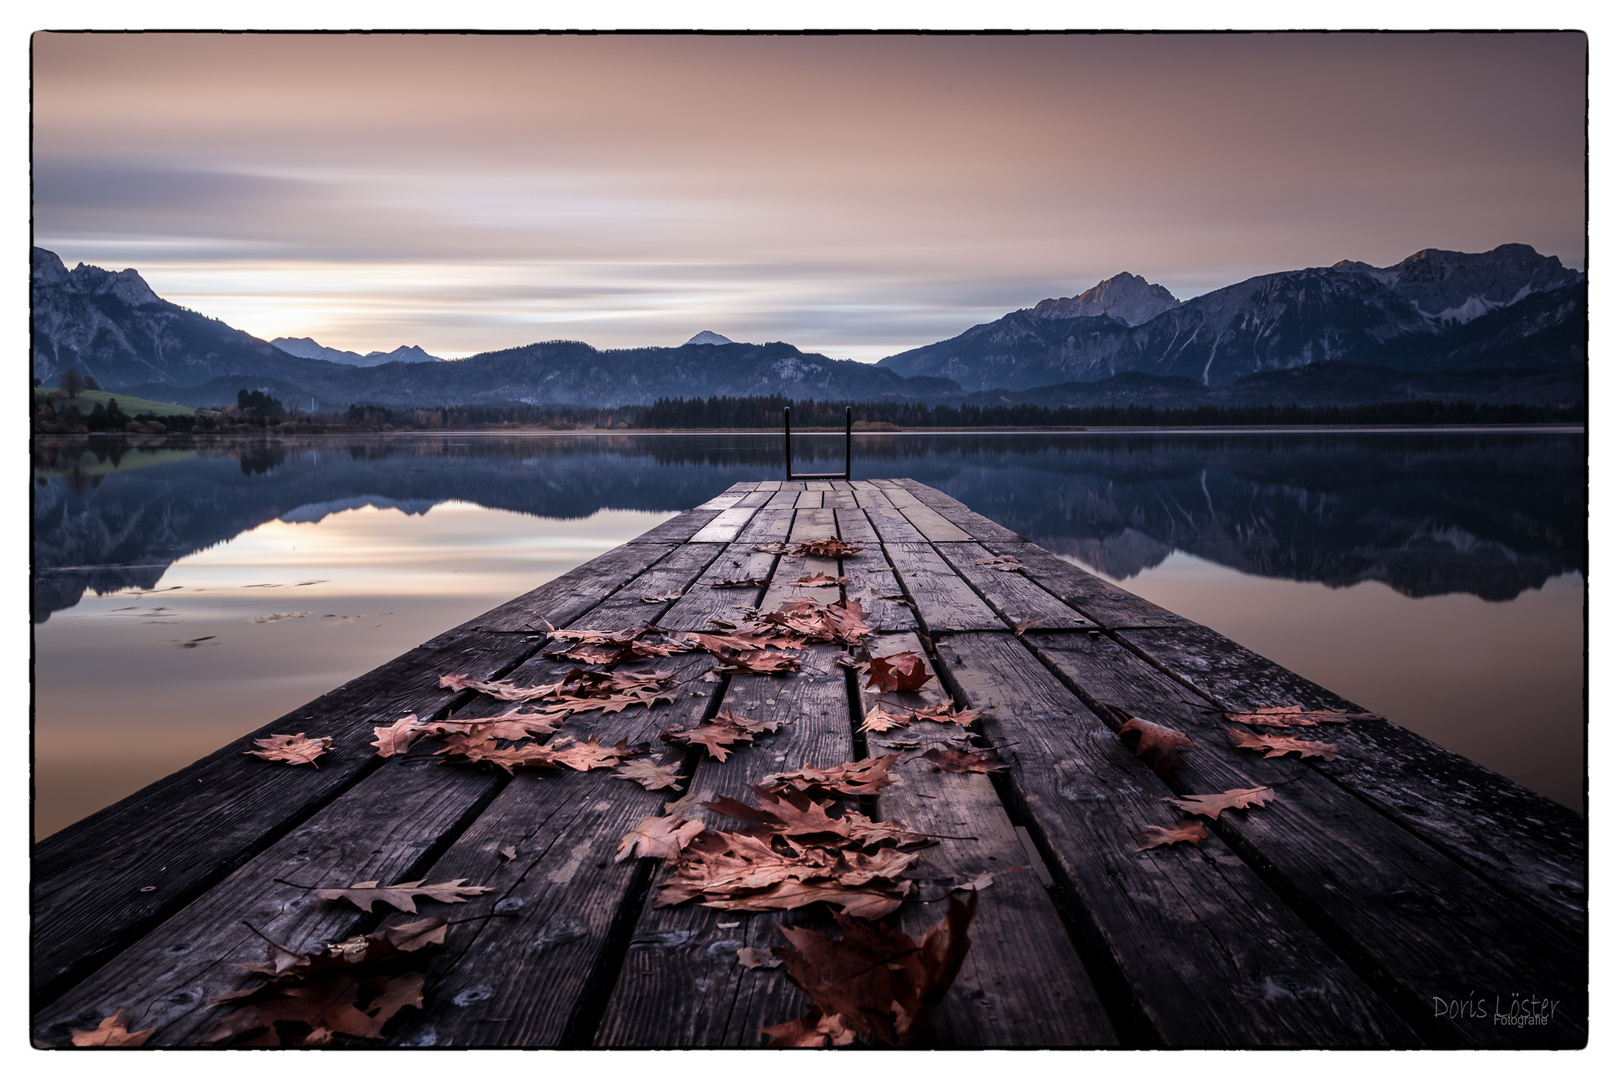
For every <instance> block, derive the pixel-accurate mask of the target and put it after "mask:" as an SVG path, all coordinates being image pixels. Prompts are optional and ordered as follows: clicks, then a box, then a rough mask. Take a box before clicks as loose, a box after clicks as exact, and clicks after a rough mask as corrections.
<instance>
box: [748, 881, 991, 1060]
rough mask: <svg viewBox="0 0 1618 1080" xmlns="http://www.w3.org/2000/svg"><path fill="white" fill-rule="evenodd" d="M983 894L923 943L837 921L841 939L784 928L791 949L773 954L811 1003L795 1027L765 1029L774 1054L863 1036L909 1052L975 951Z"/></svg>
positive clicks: (886, 929)
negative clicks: (973, 928)
mask: <svg viewBox="0 0 1618 1080" xmlns="http://www.w3.org/2000/svg"><path fill="white" fill-rule="evenodd" d="M977 900H978V894H977V892H976V891H974V892H972V894H971V896H970V897H969V898H968V899H967V901H966V902H965V903H962V902H961V901H959V900H957V899H955V897H954V896H950V897H949V908H948V910H947V911H946V912H945V913H944V917H943V919H941V920H940V921H939V922H938V923H937V924H936V925H934V926H932V927H930V928H929V929H928V930H927V932H926V933H925V934H923V935H922V938H921V940H920V941H919V942H918V941H916V940H914V939H913V938H911V937H910V936H909V935H908V934H906V933H904V932H903V931H900V930H896V929H894V928H893V927H891V926H884V925H882V924H881V923H865V922H861V921H859V920H857V919H853V918H850V917H849V916H848V915H847V914H840V915H838V916H837V923H838V925H839V926H840V927H841V928H842V932H843V934H842V937H841V938H833V937H830V936H828V935H826V934H821V933H818V932H817V931H814V930H810V929H808V928H807V927H799V926H782V927H781V932H782V934H784V935H786V938H787V941H788V942H789V944H787V945H784V946H778V947H777V948H775V949H774V950H772V951H773V952H774V954H775V956H776V957H777V958H778V959H779V960H780V961H781V964H782V966H783V967H784V968H785V970H786V974H787V977H788V978H790V979H791V980H792V981H793V982H794V983H797V984H798V986H799V987H800V988H801V989H802V990H803V992H804V993H805V994H807V995H808V996H809V1000H810V1001H811V1002H812V1003H813V1004H812V1005H811V1007H810V1009H809V1011H808V1012H806V1013H805V1014H804V1015H803V1016H801V1017H799V1018H798V1019H796V1020H793V1021H790V1022H788V1023H785V1024H776V1025H773V1026H771V1027H766V1028H764V1029H763V1030H764V1032H765V1034H767V1035H769V1036H770V1040H771V1045H772V1046H791V1047H823V1046H826V1045H827V1044H828V1043H829V1044H830V1045H832V1046H847V1045H849V1044H850V1043H852V1042H853V1041H854V1039H855V1038H856V1037H858V1036H861V1035H863V1036H866V1037H868V1038H871V1039H876V1040H879V1041H881V1042H885V1043H889V1044H892V1045H897V1046H909V1045H911V1044H912V1043H913V1042H914V1041H915V1040H916V1037H917V1036H919V1035H920V1034H921V1033H922V1032H923V1031H924V1030H926V1027H927V1021H928V1019H929V1018H930V1017H931V1016H932V1014H933V1010H934V1009H936V1008H937V1007H938V1003H939V1002H940V1001H942V1000H943V999H944V995H945V994H946V993H947V992H948V991H949V988H950V986H951V984H953V983H954V981H955V977H956V975H957V974H959V972H960V970H961V964H962V963H963V962H964V961H965V959H966V952H967V949H968V947H969V946H970V945H971V941H970V938H969V937H968V935H967V928H968V926H970V925H971V922H972V916H973V914H974V913H975V912H976V911H977Z"/></svg>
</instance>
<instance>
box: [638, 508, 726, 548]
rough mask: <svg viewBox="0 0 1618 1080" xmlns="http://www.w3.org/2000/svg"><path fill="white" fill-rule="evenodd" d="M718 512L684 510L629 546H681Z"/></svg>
mask: <svg viewBox="0 0 1618 1080" xmlns="http://www.w3.org/2000/svg"><path fill="white" fill-rule="evenodd" d="M719 514H720V511H718V510H685V511H682V512H681V513H678V514H675V515H674V516H673V517H671V518H669V519H668V520H667V521H665V522H663V524H661V525H656V526H653V527H652V528H650V529H647V530H646V531H645V532H643V533H641V534H640V535H639V536H637V537H635V538H634V539H633V540H631V541H629V542H630V543H631V544H668V543H674V544H683V543H685V542H686V541H687V540H690V539H691V537H692V536H694V535H695V534H696V533H697V531H698V530H699V529H701V528H702V527H703V526H704V525H706V524H708V522H710V521H712V520H713V519H714V518H716V517H718V516H719Z"/></svg>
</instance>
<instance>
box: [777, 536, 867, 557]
mask: <svg viewBox="0 0 1618 1080" xmlns="http://www.w3.org/2000/svg"><path fill="white" fill-rule="evenodd" d="M864 550H865V548H863V547H861V546H860V545H859V544H847V543H844V542H843V541H841V540H839V539H837V538H836V537H835V536H829V537H826V538H824V539H821V540H805V541H803V542H802V543H800V544H799V545H798V546H797V547H795V548H793V550H792V554H794V555H798V556H805V555H807V556H812V557H814V558H818V559H842V558H847V557H849V556H853V555H858V554H859V553H860V552H862V551H864Z"/></svg>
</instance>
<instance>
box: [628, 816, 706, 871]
mask: <svg viewBox="0 0 1618 1080" xmlns="http://www.w3.org/2000/svg"><path fill="white" fill-rule="evenodd" d="M702 830H703V824H702V822H700V821H687V820H685V819H684V818H682V817H679V816H677V815H670V816H668V817H643V818H641V819H640V820H639V821H638V822H636V823H635V827H634V828H633V829H631V830H629V832H628V833H627V834H625V836H624V838H623V839H622V840H620V841H618V855H617V857H616V858H614V859H613V862H623V861H624V860H625V859H627V858H630V857H631V856H633V857H635V858H637V859H645V858H650V859H672V858H675V857H677V856H678V855H679V854H680V851H681V849H683V848H684V847H685V846H686V845H687V844H689V843H690V842H691V841H692V840H693V839H694V838H695V837H696V836H697V835H698V834H699V833H701V832H702Z"/></svg>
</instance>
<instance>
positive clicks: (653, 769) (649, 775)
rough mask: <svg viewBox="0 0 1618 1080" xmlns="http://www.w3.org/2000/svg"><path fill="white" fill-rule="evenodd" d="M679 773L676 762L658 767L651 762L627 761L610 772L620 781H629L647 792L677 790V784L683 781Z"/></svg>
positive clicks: (678, 766) (678, 765)
mask: <svg viewBox="0 0 1618 1080" xmlns="http://www.w3.org/2000/svg"><path fill="white" fill-rule="evenodd" d="M679 772H680V763H679V762H678V761H673V762H670V763H669V764H667V765H659V764H657V763H656V762H653V761H628V762H625V763H624V764H622V765H619V766H618V767H617V768H616V769H614V770H612V775H613V776H615V777H617V778H618V779H620V780H631V781H633V782H635V783H637V784H639V785H640V786H641V787H643V788H645V789H646V790H647V791H657V790H658V789H660V788H674V789H676V790H678V788H679V782H680V781H681V780H684V779H685V777H683V776H681V775H679Z"/></svg>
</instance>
